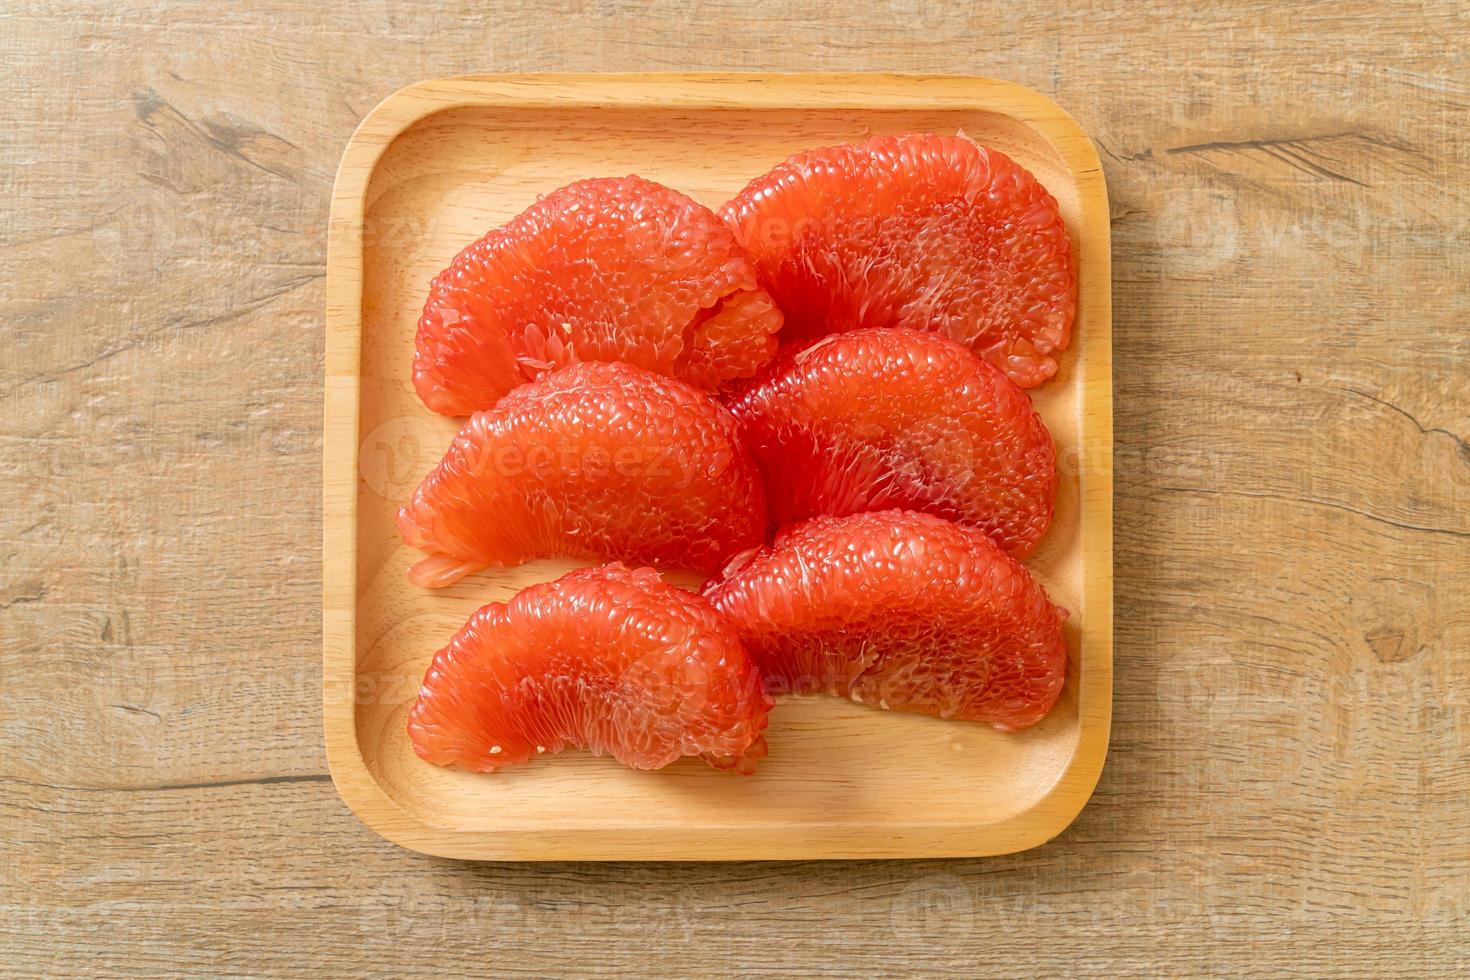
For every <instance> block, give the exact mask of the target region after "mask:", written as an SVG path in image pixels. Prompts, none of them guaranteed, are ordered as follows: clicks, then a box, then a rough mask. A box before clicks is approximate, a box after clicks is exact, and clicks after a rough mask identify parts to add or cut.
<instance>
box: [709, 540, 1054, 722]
mask: <svg viewBox="0 0 1470 980" xmlns="http://www.w3.org/2000/svg"><path fill="white" fill-rule="evenodd" d="M704 594H705V595H706V596H707V597H708V598H709V600H710V603H711V604H712V605H713V606H714V607H715V609H717V610H718V611H719V612H720V613H721V614H722V615H724V616H725V618H726V619H728V620H729V621H730V622H731V623H733V624H734V626H735V630H736V632H737V633H738V634H739V635H740V640H741V642H742V644H744V646H745V649H747V650H749V651H750V654H751V656H753V657H754V658H755V660H756V662H757V663H758V664H760V667H761V670H762V672H763V673H764V674H765V677H766V683H767V686H768V688H769V689H770V690H772V691H773V692H778V693H779V692H781V691H795V692H797V693H816V692H823V691H825V692H826V693H828V694H836V695H840V696H844V697H850V698H852V699H853V700H854V701H861V702H865V703H868V704H876V705H878V706H879V707H883V708H895V709H898V710H901V711H919V712H923V713H924V714H931V715H939V716H940V717H941V718H966V719H970V720H973V721H984V722H989V723H990V724H992V725H994V726H995V727H996V728H1000V729H1003V730H1013V729H1020V728H1026V727H1028V726H1030V725H1034V724H1035V723H1036V722H1038V721H1040V720H1041V719H1042V718H1043V717H1044V716H1045V715H1046V713H1047V712H1048V711H1050V710H1051V708H1052V705H1054V704H1055V703H1056V700H1057V697H1058V695H1060V694H1061V691H1062V685H1063V683H1064V681H1065V678H1066V672H1067V645H1066V640H1065V638H1064V637H1063V635H1062V625H1061V619H1060V617H1059V614H1058V610H1057V608H1056V607H1055V606H1053V605H1052V603H1051V600H1049V599H1048V598H1047V597H1046V593H1045V592H1044V591H1043V590H1042V588H1041V586H1040V585H1038V584H1037V583H1036V581H1035V580H1034V579H1032V578H1031V576H1030V575H1029V574H1027V572H1026V569H1024V568H1022V567H1021V566H1020V565H1019V564H1018V563H1017V562H1016V561H1015V560H1014V559H1012V558H1011V557H1010V556H1008V555H1007V554H1006V553H1005V552H1003V551H1001V550H1000V549H999V548H997V547H996V546H995V545H994V544H993V543H991V541H990V539H989V538H987V537H985V536H984V535H982V534H980V533H979V532H977V531H971V530H968V529H966V528H963V527H960V526H959V525H958V524H953V523H950V522H949V521H945V520H941V519H940V518H938V517H933V516H931V515H929V514H918V513H913V512H911V511H879V512H876V513H870V514H857V515H854V516H852V517H816V518H813V519H812V520H810V521H807V522H806V523H805V524H800V525H797V526H796V527H795V528H792V529H791V530H789V531H786V532H784V533H782V534H781V535H779V536H777V538H776V543H775V545H774V546H772V547H770V548H762V549H760V550H759V551H757V552H756V553H755V554H754V555H753V556H752V557H750V558H749V559H748V560H747V561H746V562H745V563H744V564H743V565H739V566H738V567H735V568H733V569H732V570H731V571H729V572H727V573H726V576H725V578H724V579H723V580H722V581H719V582H712V583H710V584H708V585H706V586H705V590H704Z"/></svg>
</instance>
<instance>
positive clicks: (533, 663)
mask: <svg viewBox="0 0 1470 980" xmlns="http://www.w3.org/2000/svg"><path fill="white" fill-rule="evenodd" d="M770 708H771V699H770V698H769V697H767V695H766V694H765V692H764V690H763V689H762V687H761V681H760V673H759V671H758V670H757V668H756V666H755V664H754V663H753V662H752V661H751V659H750V657H749V656H748V655H747V654H746V652H745V651H744V650H743V649H742V648H741V646H740V641H739V640H738V639H737V638H736V637H735V633H734V630H733V629H731V627H730V625H729V624H728V623H725V622H724V621H723V620H721V619H720V618H719V616H717V615H716V614H715V612H714V610H713V609H712V608H711V607H710V605H709V603H708V602H706V601H705V600H704V599H702V598H700V597H699V596H696V595H694V594H693V593H691V592H686V591H685V590H683V589H680V588H676V587H675V586H672V585H669V584H668V583H666V582H664V581H663V580H662V579H661V578H659V576H658V573H656V572H654V571H653V570H652V569H648V568H641V569H628V568H626V567H624V566H622V565H620V564H611V565H606V566H603V567H600V568H585V569H578V570H577V571H574V572H570V573H568V574H567V575H564V576H562V577H561V578H560V579H558V580H556V581H555V582H550V583H544V584H540V585H533V586H531V587H529V588H526V589H523V590H522V591H521V592H519V593H517V594H516V595H515V597H514V598H512V599H511V600H510V602H508V603H500V602H494V603H491V604H489V605H487V606H484V607H483V608H481V609H480V610H479V611H478V612H476V613H475V614H474V615H473V616H471V617H470V619H469V621H468V622H467V623H465V625H464V626H463V627H462V628H461V629H460V631H459V632H458V633H457V634H455V636H454V638H453V639H452V640H450V641H449V645H448V646H446V647H445V648H444V649H442V650H440V651H439V652H438V653H436V654H435V655H434V660H433V662H432V663H431V664H430V666H429V669H428V671H427V673H426V674H425V675H424V682H423V686H422V687H421V688H420V691H419V696H418V700H417V701H416V702H415V703H414V706H413V708H412V710H411V711H410V713H409V718H408V735H409V739H410V740H411V741H412V743H413V748H414V751H415V752H416V753H418V755H419V756H420V757H421V758H423V759H425V760H427V761H429V762H432V763H435V764H436V765H441V766H451V765H452V766H458V767H460V768H463V769H469V770H473V771H476V772H493V771H494V770H497V769H503V768H505V767H506V766H509V765H514V764H516V763H519V762H525V761H527V760H529V759H533V758H535V757H536V756H538V755H542V754H548V753H555V752H560V751H562V750H563V749H565V748H568V747H578V748H586V749H590V750H591V751H592V752H593V753H595V754H597V755H602V754H604V753H606V754H609V755H611V756H613V758H615V759H617V760H618V761H619V762H621V763H623V764H624V765H628V766H632V767H633V768H635V769H659V768H662V767H663V766H666V765H669V764H670V763H672V762H674V761H675V760H677V759H679V758H681V757H683V756H702V757H703V758H704V759H705V760H706V761H707V762H709V763H710V764H711V765H713V766H715V767H716V768H721V769H735V770H737V771H739V772H744V773H750V772H754V771H755V767H756V763H757V762H759V760H760V759H761V758H762V757H764V756H765V754H766V741H765V737H764V735H763V734H762V730H763V729H764V728H765V727H766V714H767V712H768V711H769V710H770Z"/></svg>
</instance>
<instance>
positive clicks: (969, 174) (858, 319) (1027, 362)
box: [720, 134, 1077, 388]
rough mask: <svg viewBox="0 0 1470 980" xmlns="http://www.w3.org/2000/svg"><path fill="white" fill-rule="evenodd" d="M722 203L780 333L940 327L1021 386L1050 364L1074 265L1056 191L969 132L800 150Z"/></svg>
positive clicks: (1061, 335)
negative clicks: (778, 314) (782, 319)
mask: <svg viewBox="0 0 1470 980" xmlns="http://www.w3.org/2000/svg"><path fill="white" fill-rule="evenodd" d="M720 215H721V217H723V218H724V219H725V221H726V222H727V223H728V224H729V225H730V227H731V228H733V229H734V231H735V235H736V237H737V238H738V239H739V241H740V243H741V244H742V245H744V246H745V247H746V249H747V250H748V251H749V252H750V254H751V256H752V258H753V259H754V260H755V264H756V268H757V269H758V270H759V272H760V277H761V282H762V284H763V285H764V286H765V287H766V289H767V290H768V291H769V292H770V293H771V295H772V296H773V297H774V298H775V300H776V303H777V304H778V305H779V306H780V307H781V309H782V310H783V312H784V313H785V315H786V323H785V327H784V329H783V331H782V340H783V342H784V341H788V340H795V341H798V342H806V341H810V340H812V339H814V338H816V337H819V336H822V335H824V334H827V333H832V332H836V331H843V330H855V329H860V328H863V327H910V328H913V329H917V330H932V331H935V332H938V333H943V334H946V335H947V336H949V337H952V338H954V339H955V340H958V341H960V342H961V343H964V344H966V345H967V346H969V347H970V348H971V349H972V350H974V351H975V352H976V353H977V354H979V355H980V356H981V357H983V358H985V359H986V360H987V361H989V362H990V363H991V364H994V365H995V366H996V367H998V368H1000V369H1001V370H1003V371H1005V372H1006V373H1007V374H1008V375H1009V376H1010V377H1011V379H1012V380H1013V381H1015V382H1016V383H1017V384H1018V385H1020V386H1021V387H1023V388H1030V387H1033V386H1035V385H1038V384H1040V383H1042V382H1043V381H1045V380H1047V379H1048V378H1050V377H1051V376H1052V375H1054V374H1055V373H1056V370H1057V362H1056V355H1057V354H1058V353H1059V352H1061V351H1063V350H1065V349H1066V347H1067V345H1068V343H1069V342H1070V339H1071V331H1072V320H1073V317H1074V315H1075V312H1076V306H1077V297H1076V292H1077V279H1076V274H1075V271H1074V268H1073V262H1072V247H1071V241H1070V239H1069V238H1068V237H1067V228H1066V223H1065V222H1064V221H1063V219H1062V216H1061V212H1060V211H1059V209H1058V207H1057V203H1056V200H1055V199H1054V198H1053V197H1052V196H1051V195H1050V194H1049V193H1047V191H1046V188H1044V187H1042V186H1041V184H1040V183H1039V182H1038V181H1037V180H1036V178H1035V177H1033V176H1032V175H1031V173H1030V172H1029V171H1027V170H1026V169H1025V168H1024V167H1022V166H1020V165H1019V164H1017V163H1016V162H1015V161H1013V160H1011V159H1010V158H1009V157H1007V156H1006V155H1005V154H1003V153H1001V152H999V151H998V150H993V149H989V148H987V147H983V146H980V145H979V144H977V143H975V142H974V141H972V140H970V139H968V138H967V137H965V136H963V135H960V136H931V135H924V134H907V135H902V136H879V137H877V138H875V139H871V140H868V141H866V142H864V143H853V144H844V145H841V146H833V147H827V148H824V149H818V150H811V151H809V152H806V153H799V154H797V155H796V156H793V157H791V158H790V159H788V160H787V161H786V162H784V163H782V164H780V165H779V166H777V167H775V168H774V169H772V170H771V171H770V172H769V173H766V174H765V175H763V176H761V177H757V178H756V179H755V180H753V181H751V182H750V184H749V185H747V186H746V187H745V189H744V190H742V191H741V192H740V193H739V194H738V195H736V196H735V197H734V198H733V199H732V200H730V201H729V202H728V203H726V204H725V206H724V207H723V208H721V210H720Z"/></svg>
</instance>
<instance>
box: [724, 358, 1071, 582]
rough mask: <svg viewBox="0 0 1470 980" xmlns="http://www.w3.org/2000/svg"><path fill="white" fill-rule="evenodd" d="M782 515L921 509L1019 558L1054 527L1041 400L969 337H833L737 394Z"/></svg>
mask: <svg viewBox="0 0 1470 980" xmlns="http://www.w3.org/2000/svg"><path fill="white" fill-rule="evenodd" d="M728 404H729V406H730V410H731V411H732V412H734V414H735V417H736V418H738V419H739V420H740V421H741V423H742V426H743V431H744V433H745V438H746V443H747V445H749V446H750V448H751V451H752V452H753V453H754V454H755V458H756V462H757V463H759V464H760V467H761V471H762V472H763V473H764V474H765V482H766V496H767V499H768V500H769V502H770V509H771V518H772V523H773V524H774V525H775V526H777V527H781V526H784V525H786V524H792V523H795V522H797V521H801V520H805V519H806V518H808V517H811V516H813V515H816V514H830V515H833V516H839V517H840V516H843V515H845V514H854V513H858V512H860V511H865V510H888V509H892V508H899V509H902V510H921V511H924V512H925V513H929V514H937V515H938V516H940V517H944V518H947V519H949V520H952V521H956V522H958V523H960V524H965V525H967V526H971V527H975V528H978V529H980V530H981V531H984V532H985V533H986V534H987V535H989V536H990V538H991V539H992V540H994V541H995V542H996V543H997V544H999V545H1000V546H1001V547H1002V548H1004V549H1005V550H1006V551H1008V552H1010V553H1011V554H1012V555H1014V556H1016V557H1018V558H1019V557H1021V556H1023V555H1025V554H1027V553H1029V552H1030V551H1031V549H1032V548H1034V547H1035V546H1036V542H1037V541H1039V540H1040V539H1041V536H1042V534H1043V533H1045V531H1046V528H1047V525H1048V524H1050V523H1051V516H1052V502H1053V499H1054V498H1055V496H1056V487H1057V468H1056V451H1055V449H1054V448H1053V447H1052V440H1051V433H1049V432H1048V431H1047V429H1046V423H1044V422H1043V421H1042V420H1041V416H1040V415H1038V414H1037V412H1036V409H1035V408H1033V407H1032V405H1031V399H1030V398H1029V397H1027V395H1026V393H1025V392H1024V391H1022V390H1021V389H1020V388H1017V387H1016V386H1015V385H1014V384H1012V383H1011V381H1010V380H1009V379H1008V378H1007V377H1006V376H1005V374H1004V373H1003V372H1001V371H1000V369H998V368H995V367H992V366H990V365H989V364H987V363H986V362H985V361H982V360H981V359H980V358H978V357H976V356H975V355H974V354H972V353H971V352H970V350H969V349H968V348H966V347H964V346H962V345H960V344H957V343H955V342H954V341H952V340H949V339H948V338H946V337H940V336H938V335H937V334H931V333H920V332H918V331H915V330H856V331H853V332H851V333H843V334H834V335H832V336H829V337H826V338H824V339H822V340H819V341H817V343H815V344H813V345H812V346H811V347H808V348H806V349H805V350H802V351H799V352H797V353H795V354H791V353H783V354H781V355H779V356H778V359H777V361H776V363H775V364H774V365H773V366H772V367H771V368H770V369H769V370H767V371H765V372H763V374H762V375H761V376H760V377H759V379H758V380H756V381H755V382H753V383H751V384H750V385H748V386H747V387H745V388H744V389H743V390H742V391H740V392H739V393H738V394H737V395H735V396H734V397H733V398H732V399H731V400H730V401H729V402H728Z"/></svg>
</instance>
